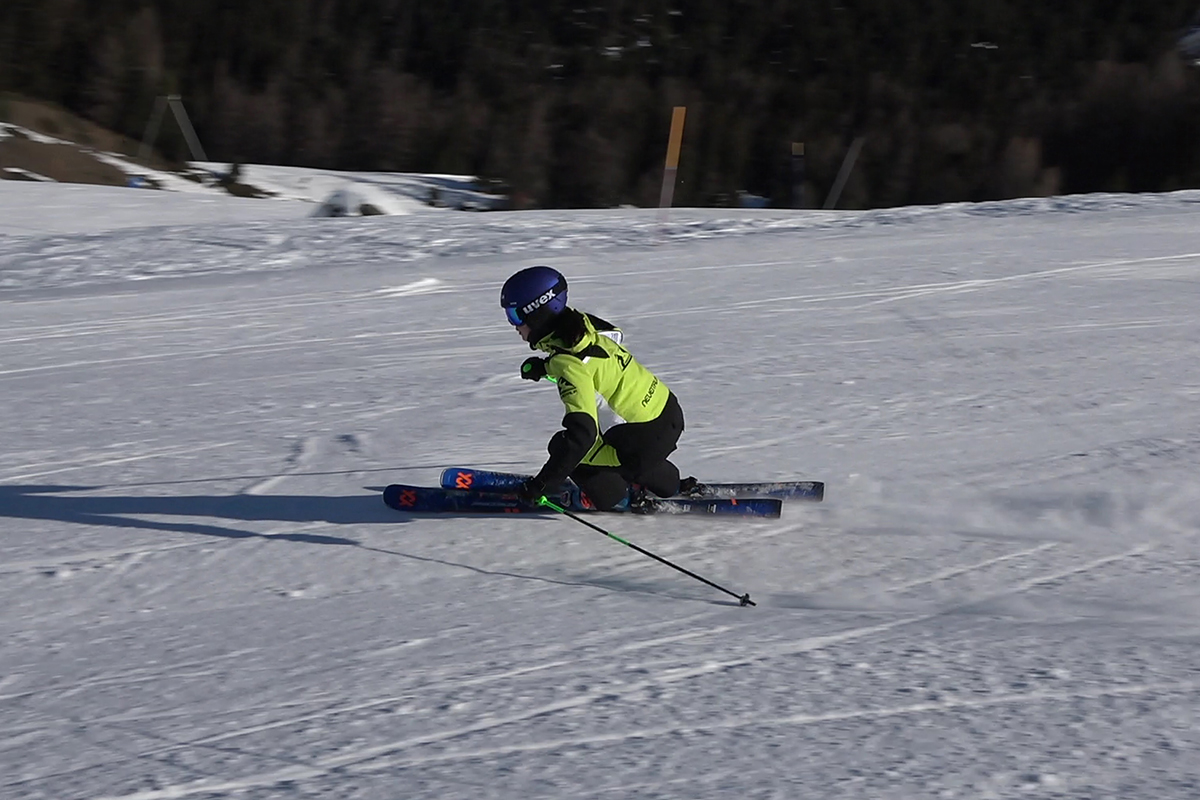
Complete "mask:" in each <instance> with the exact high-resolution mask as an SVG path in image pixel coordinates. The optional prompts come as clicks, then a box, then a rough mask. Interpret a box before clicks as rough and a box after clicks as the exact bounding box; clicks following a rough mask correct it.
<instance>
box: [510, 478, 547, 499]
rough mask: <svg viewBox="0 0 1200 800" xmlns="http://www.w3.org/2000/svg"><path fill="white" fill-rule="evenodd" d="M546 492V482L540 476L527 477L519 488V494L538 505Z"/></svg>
mask: <svg viewBox="0 0 1200 800" xmlns="http://www.w3.org/2000/svg"><path fill="white" fill-rule="evenodd" d="M545 494H546V482H545V481H544V480H541V479H540V478H526V479H525V482H524V483H522V484H521V488H520V489H517V496H518V497H520V498H521V499H522V500H524V501H525V502H526V503H529V504H530V505H535V506H536V505H537V504H538V500H541V499H542V497H544V496H545Z"/></svg>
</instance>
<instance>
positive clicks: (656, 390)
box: [533, 309, 670, 487]
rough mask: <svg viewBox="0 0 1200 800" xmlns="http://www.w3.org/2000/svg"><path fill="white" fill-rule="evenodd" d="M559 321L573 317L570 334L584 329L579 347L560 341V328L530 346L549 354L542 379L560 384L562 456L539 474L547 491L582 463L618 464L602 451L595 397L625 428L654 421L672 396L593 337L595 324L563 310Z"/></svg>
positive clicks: (620, 351) (605, 340) (617, 349)
mask: <svg viewBox="0 0 1200 800" xmlns="http://www.w3.org/2000/svg"><path fill="white" fill-rule="evenodd" d="M563 315H564V316H566V315H574V316H575V317H577V319H578V321H579V322H581V323H582V324H581V325H579V326H578V328H577V329H576V330H575V331H574V332H575V333H578V332H579V329H582V336H580V337H579V339H578V341H575V342H573V343H572V342H568V341H566V340H564V339H563V338H561V336H562V333H561V331H562V330H563V327H564V326H561V325H560V326H558V327H557V328H556V332H552V333H550V334H549V335H547V336H545V337H544V338H542V339H541V340H539V341H538V342H536V343H535V344H534V345H533V346H534V347H535V348H536V349H538V350H541V351H543V352H546V353H549V354H550V357H549V358H548V359H547V360H546V374H547V375H548V376H550V377H551V378H553V379H554V380H555V382H556V383H557V384H558V397H559V399H560V400H562V403H563V406H564V407H565V409H566V413H565V415H564V416H563V428H564V429H565V431H564V432H565V434H566V436H565V439H566V443H567V447H566V449H565V452H563V453H561V454H558V453H556V454H555V455H552V456H551V458H550V460H549V461H547V462H546V465H545V466H544V467H542V470H541V471H540V472H539V473H538V477H539V478H540V479H542V480H544V481H545V482H546V485H547V486H549V487H554V486H557V485H558V484H560V483H562V481H563V480H565V479H566V477H567V476H568V475H569V474H570V473H571V471H572V470H574V469H575V467H576V466H578V465H579V464H580V463H581V462H582V463H587V464H594V465H597V466H617V465H618V464H619V461H618V460H617V458H616V453H615V452H614V451H613V449H612V447H611V446H608V445H605V444H604V440H603V439H602V438H601V436H600V419H599V415H598V409H597V406H596V395H600V396H601V397H603V398H604V399H605V401H606V402H607V403H608V406H609V408H611V409H612V410H613V412H614V413H615V414H617V416H619V417H621V419H623V420H625V421H626V422H649V421H650V420H653V419H657V418H658V415H659V414H661V413H662V410H663V407H664V406H666V404H667V397H668V396H669V395H670V390H668V389H667V387H666V385H665V384H664V383H663V382H662V381H660V380H659V379H658V378H657V377H656V376H655V375H654V373H652V372H650V370H648V369H646V368H645V367H644V366H642V365H641V364H640V363H639V362H638V360H637V359H636V358H634V357H633V354H632V353H630V352H629V351H628V350H626V349H625V347H624V346H622V345H620V344H618V343H617V342H615V341H613V340H612V339H610V338H609V337H607V336H602V335H600V334H599V333H598V332H597V330H596V319H595V318H593V317H591V316H589V315H587V314H583V313H580V312H577V311H575V310H574V309H567V310H566V311H565V312H563ZM601 324H604V323H603V322H602V321H601ZM609 327H611V326H609Z"/></svg>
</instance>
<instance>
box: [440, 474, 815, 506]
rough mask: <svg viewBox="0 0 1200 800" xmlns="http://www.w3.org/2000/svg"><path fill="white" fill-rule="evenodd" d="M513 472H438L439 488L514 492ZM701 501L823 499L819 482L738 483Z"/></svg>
mask: <svg viewBox="0 0 1200 800" xmlns="http://www.w3.org/2000/svg"><path fill="white" fill-rule="evenodd" d="M528 477H529V476H528V475H521V474H519V473H515V472H494V471H492V470H484V469H474V468H472V467H449V468H447V469H444V470H442V488H444V489H471V490H475V491H483V492H504V491H515V490H516V489H517V488H518V487H519V486H520V485H521V483H522V482H523V481H524V480H525V479H526V478H528ZM704 485H705V489H706V491H705V492H704V494H702V495H700V497H702V498H707V497H716V498H732V497H736V498H739V499H741V498H751V497H778V498H780V499H784V500H809V501H814V502H820V501H821V500H823V499H824V497H825V484H824V483H823V482H821V481H758V482H739V483H705V484H704ZM563 491H567V492H572V493H575V494H577V493H578V492H579V488H578V487H577V486H575V485H574V484H573V483H570V482H568V483H567V485H566V486H565V487H563ZM672 499H674V498H672Z"/></svg>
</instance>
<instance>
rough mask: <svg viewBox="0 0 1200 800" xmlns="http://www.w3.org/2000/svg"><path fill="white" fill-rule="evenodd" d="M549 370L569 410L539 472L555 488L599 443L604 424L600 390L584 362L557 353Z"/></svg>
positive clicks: (538, 477) (547, 483) (559, 395)
mask: <svg viewBox="0 0 1200 800" xmlns="http://www.w3.org/2000/svg"><path fill="white" fill-rule="evenodd" d="M547 372H548V373H549V374H550V375H552V376H553V377H554V378H555V379H556V381H557V384H558V397H559V399H560V400H562V402H563V406H564V407H565V409H566V412H567V413H566V414H565V415H564V416H563V422H562V424H563V430H561V431H559V432H558V433H557V434H555V437H556V439H557V440H558V444H557V446H554V447H552V448H551V453H550V459H549V460H548V461H547V462H546V464H545V465H544V466H543V467H542V468H541V470H540V471H539V472H538V474H537V476H536V477H537V479H538V480H541V481H543V482H544V483H545V485H546V486H547V487H549V488H551V489H553V488H555V487H557V486H559V485H560V484H562V482H563V481H565V480H566V479H567V476H568V475H570V474H571V472H572V471H573V470H574V469H575V467H577V466H579V462H580V461H582V460H583V457H584V456H586V455H587V454H588V451H589V450H591V449H592V447H593V446H594V445H595V444H596V440H597V439H598V438H599V436H600V425H599V422H598V418H597V411H596V392H595V390H594V389H593V388H592V383H591V375H590V374H589V373H588V370H587V369H586V368H585V367H584V366H583V364H582V363H581V362H580V361H579V360H578V359H576V358H574V357H572V356H557V357H554V358H552V359H550V361H549V362H548V364H547Z"/></svg>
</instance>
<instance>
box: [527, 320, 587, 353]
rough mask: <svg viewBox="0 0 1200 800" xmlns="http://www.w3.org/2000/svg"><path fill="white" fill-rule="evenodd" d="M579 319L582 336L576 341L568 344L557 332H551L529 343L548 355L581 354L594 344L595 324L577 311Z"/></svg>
mask: <svg viewBox="0 0 1200 800" xmlns="http://www.w3.org/2000/svg"><path fill="white" fill-rule="evenodd" d="M579 317H580V319H582V320H583V336H581V337H580V338H579V341H578V342H575V343H574V344H570V343H568V342H566V341H564V340H562V339H560V338H559V337H558V335H557V334H555V333H553V332H551V333H549V334H547V335H545V336H543V337H542V338H541V339H539V340H538V341H537V343H536V344H532V345H530V346H531V347H532V348H533V349H535V350H541V351H542V352H543V353H549V354H550V355H552V356H554V355H558V354H559V353H567V354H569V355H575V356H582V355H583V352H584V351H585V350H588V349H590V348H591V347H592V346H593V345H595V344H596V337H597V336H598V335H599V334H597V333H596V326H595V325H593V324H592V321H591V320H590V319H589V318H588V315H587V314H584V313H583V312H579Z"/></svg>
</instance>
